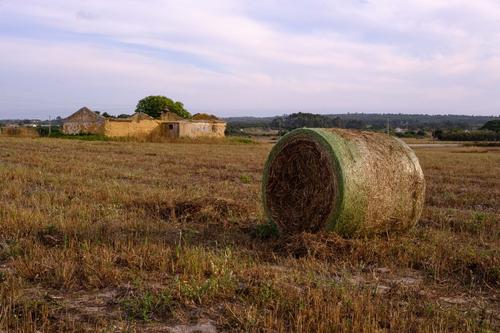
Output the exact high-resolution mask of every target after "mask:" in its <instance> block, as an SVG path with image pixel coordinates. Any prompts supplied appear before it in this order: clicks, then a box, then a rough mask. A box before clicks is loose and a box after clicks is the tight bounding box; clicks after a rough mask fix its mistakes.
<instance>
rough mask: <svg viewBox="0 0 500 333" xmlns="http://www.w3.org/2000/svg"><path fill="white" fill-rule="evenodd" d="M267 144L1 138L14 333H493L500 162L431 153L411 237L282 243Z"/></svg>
mask: <svg viewBox="0 0 500 333" xmlns="http://www.w3.org/2000/svg"><path fill="white" fill-rule="evenodd" d="M270 147H271V146H270V145H267V144H250V145H238V144H231V145H229V144H227V143H225V142H222V143H215V142H214V143H212V144H209V145H207V144H185V143H176V144H171V143H170V144H159V143H134V142H84V141H73V140H56V139H21V138H0V188H1V191H0V196H1V197H0V228H1V230H2V231H1V234H0V330H4V331H8V332H14V331H19V332H34V331H39V332H73V331H74V332H80V331H91V332H94V331H101V332H115V331H120V332H121V331H129V332H134V331H137V332H143V331H146V332H148V331H149V332H156V331H158V332H159V331H166V330H167V328H168V327H170V326H173V325H176V324H181V323H182V324H196V323H197V322H199V321H206V320H211V321H212V322H213V323H214V325H216V326H217V328H218V330H219V331H244V332H335V331H347V332H360V331H367V332H389V331H390V332H440V331H456V332H465V331H471V332H489V331H490V332H493V331H498V329H499V328H500V324H499V320H500V318H499V315H500V309H499V307H500V306H499V296H500V295H499V292H498V291H499V287H500V253H499V252H500V250H499V249H500V242H499V239H500V237H499V236H500V228H499V223H498V222H499V220H500V179H499V177H498V175H499V174H500V150H499V149H498V148H488V149H482V148H464V147H460V148H448V149H446V150H445V149H441V148H433V149H426V150H424V149H419V150H417V155H418V156H419V158H420V161H421V164H422V167H423V169H424V172H425V174H426V178H427V184H428V192H427V199H426V201H427V203H426V208H425V210H424V214H423V217H422V218H421V220H420V221H419V223H418V225H417V226H416V227H415V228H414V229H413V230H412V231H411V232H410V233H409V234H401V235H387V236H383V237H382V236H379V237H377V238H369V239H356V240H349V239H343V238H340V237H338V236H335V235H329V234H324V233H321V234H314V235H313V234H307V233H302V234H298V235H295V236H290V237H276V234H275V230H274V229H273V228H272V227H269V226H268V225H266V224H265V221H264V218H263V213H262V207H261V203H260V181H261V172H262V168H263V163H264V160H265V158H266V156H267V154H268V152H269V150H270Z"/></svg>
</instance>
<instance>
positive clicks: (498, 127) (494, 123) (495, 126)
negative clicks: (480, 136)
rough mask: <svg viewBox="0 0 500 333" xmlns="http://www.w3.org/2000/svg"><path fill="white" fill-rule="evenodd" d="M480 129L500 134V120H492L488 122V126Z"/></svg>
mask: <svg viewBox="0 0 500 333" xmlns="http://www.w3.org/2000/svg"><path fill="white" fill-rule="evenodd" d="M480 129H482V130H489V131H494V132H500V120H490V121H488V122H486V124H484V125H483V127H481V128H480Z"/></svg>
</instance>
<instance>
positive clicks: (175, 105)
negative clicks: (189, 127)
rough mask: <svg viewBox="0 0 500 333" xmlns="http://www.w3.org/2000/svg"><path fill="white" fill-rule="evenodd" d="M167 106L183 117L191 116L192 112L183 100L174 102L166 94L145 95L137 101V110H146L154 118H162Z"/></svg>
mask: <svg viewBox="0 0 500 333" xmlns="http://www.w3.org/2000/svg"><path fill="white" fill-rule="evenodd" d="M165 108H168V109H169V110H170V111H172V112H174V113H176V114H178V115H179V116H181V117H182V118H191V114H190V113H189V112H188V111H187V110H186V109H185V108H184V104H182V103H181V102H174V101H173V100H171V99H170V98H168V97H165V96H148V97H144V98H143V99H141V100H140V101H139V102H138V103H137V107H136V109H135V112H144V113H146V114H148V115H150V116H151V117H153V118H160V115H161V113H162V112H163V111H164V110H165Z"/></svg>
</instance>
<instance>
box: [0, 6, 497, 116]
mask: <svg viewBox="0 0 500 333" xmlns="http://www.w3.org/2000/svg"><path fill="white" fill-rule="evenodd" d="M148 95H165V96H168V97H170V98H172V99H174V100H178V101H181V102H183V103H184V104H185V106H186V108H187V109H188V110H189V111H191V112H192V113H194V112H209V113H214V114H217V115H219V116H246V115H250V116H272V115H277V114H284V113H287V114H289V113H293V112H298V111H302V112H315V113H345V112H368V113H375V112H376V113H426V114H467V115H495V116H496V115H500V1H498V0H474V1H470V0H418V1H417V0H406V1H401V0H376V1H370V0H331V1H320V0H302V1H298V0H295V1H282V0H262V1H261V0H232V1H230V0H210V1H206V0H205V1H192V0H183V1H179V0H178V1H169V0H121V1H111V0H108V1H102V0H85V1H83V0H79V1H73V0H45V1H42V0H22V1H20V0H0V118H44V119H45V118H48V117H49V116H50V117H52V118H53V117H55V116H63V117H64V116H68V115H69V114H71V113H73V112H75V111H76V110H77V109H79V108H80V107H82V106H87V107H89V108H91V109H93V110H99V111H102V112H108V113H110V114H121V113H129V114H130V113H132V112H133V111H134V109H135V105H136V104H137V101H138V100H139V99H141V98H143V97H145V96H148Z"/></svg>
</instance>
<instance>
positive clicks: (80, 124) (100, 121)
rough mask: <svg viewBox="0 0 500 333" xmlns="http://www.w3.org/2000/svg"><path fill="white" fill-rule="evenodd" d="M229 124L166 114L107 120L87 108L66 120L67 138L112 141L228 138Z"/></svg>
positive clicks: (138, 114)
mask: <svg viewBox="0 0 500 333" xmlns="http://www.w3.org/2000/svg"><path fill="white" fill-rule="evenodd" d="M225 130H226V123H225V122H224V121H221V120H218V119H217V118H215V117H213V118H211V119H196V117H194V119H184V118H182V117H179V116H178V115H177V114H176V113H173V112H170V111H168V110H166V112H164V113H163V114H162V115H161V118H160V119H154V118H152V117H150V116H148V115H147V114H145V113H142V112H137V113H135V114H134V115H133V116H131V117H129V118H124V119H120V118H105V117H102V116H100V115H98V114H96V113H95V112H93V111H91V110H90V109H88V108H86V107H84V108H81V109H80V110H78V111H77V112H75V113H74V114H72V115H71V116H69V117H68V118H66V119H64V122H63V132H64V133H65V134H102V135H105V136H108V137H144V136H148V135H157V136H163V137H167V138H172V139H175V138H182V137H189V138H198V137H224V132H225Z"/></svg>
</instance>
